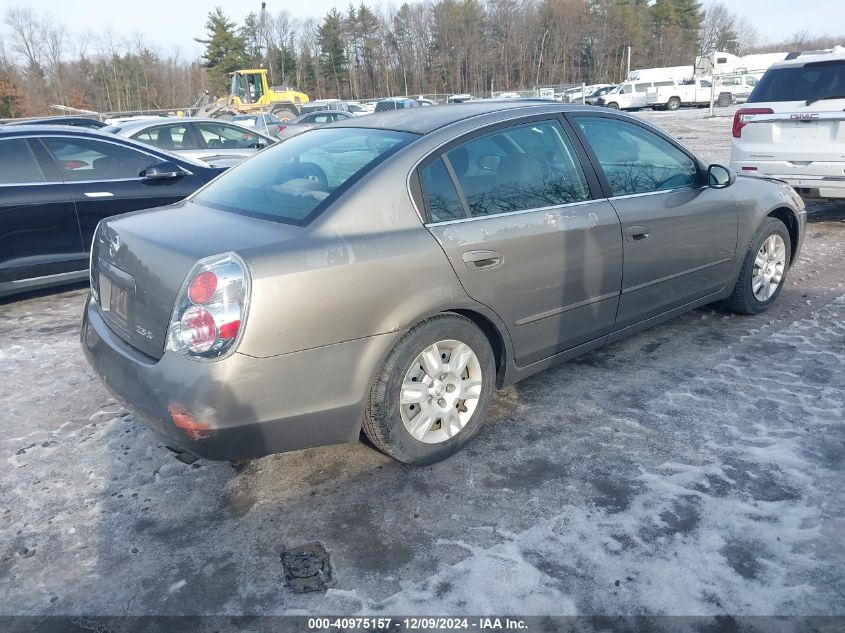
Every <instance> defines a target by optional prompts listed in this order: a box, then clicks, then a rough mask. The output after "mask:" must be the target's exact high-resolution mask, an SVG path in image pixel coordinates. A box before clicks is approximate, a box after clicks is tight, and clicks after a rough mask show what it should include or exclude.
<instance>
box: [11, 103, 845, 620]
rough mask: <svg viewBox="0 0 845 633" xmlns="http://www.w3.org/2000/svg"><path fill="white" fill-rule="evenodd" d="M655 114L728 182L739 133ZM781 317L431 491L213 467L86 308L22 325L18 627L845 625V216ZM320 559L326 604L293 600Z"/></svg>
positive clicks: (17, 373) (818, 219)
mask: <svg viewBox="0 0 845 633" xmlns="http://www.w3.org/2000/svg"><path fill="white" fill-rule="evenodd" d="M718 114H719V116H718V117H717V118H713V119H710V118H707V117H706V115H707V112H706V110H695V109H693V110H682V111H678V112H660V113H657V112H646V113H643V116H645V117H646V118H648V119H649V120H651V121H653V122H655V123H657V124H658V125H661V126H663V127H664V128H665V129H667V130H668V131H669V132H670V133H671V134H673V135H674V136H676V137H677V138H679V139H680V140H681V141H682V142H684V143H685V144H686V145H688V146H689V147H691V148H692V149H694V150H695V151H697V152H698V153H699V154H700V155H701V156H702V157H703V158H705V159H706V160H709V161H712V162H721V163H725V164H727V162H728V157H729V151H730V126H731V116H732V114H733V109H731V108H726V109H721V110H719V111H718ZM808 207H809V210H810V211H811V213H810V216H809V224H808V229H807V236H806V240H805V243H804V250H803V252H802V254H801V257H800V259H799V261H798V262H797V264H795V266H794V267H793V269H792V270H791V272H790V275H789V279H788V282H787V285H786V287H785V288H784V291H783V293H782V294H781V296H780V298H779V300H778V301H777V303H776V304H775V305H774V306H773V307H772V308H771V309H770V310H769V311H768V312H767V313H765V314H764V315H761V316H758V317H741V316H736V315H733V314H731V313H729V312H726V311H724V310H722V309H720V308H719V307H717V306H707V307H705V308H702V309H699V310H696V311H694V312H692V313H690V314H687V315H685V316H683V317H680V318H677V319H674V320H672V321H670V322H668V323H666V324H663V325H661V326H658V327H656V328H653V329H651V330H648V331H646V332H644V333H641V334H639V335H637V336H634V337H632V338H629V339H627V340H625V341H623V342H621V343H617V344H614V345H612V346H609V347H607V348H604V349H601V350H599V351H596V352H593V353H590V354H588V355H586V356H584V357H582V358H580V359H578V360H576V361H574V362H570V363H568V364H565V365H563V366H560V367H557V368H555V369H552V370H548V371H545V372H542V373H540V374H538V375H536V376H534V377H532V378H529V379H527V380H525V381H523V382H521V383H519V384H517V385H515V386H513V387H510V388H507V389H505V390H503V391H501V392H500V393H499V394H498V396H497V397H496V400H495V404H494V407H493V410H492V412H491V415H490V420H489V422H488V424H487V425H486V426H485V428H484V429H482V431H481V432H480V433H479V435H478V436H477V438H476V439H475V440H474V442H473V443H472V444H471V445H470V446H469V447H468V449H467V450H465V451H463V452H462V453H460V454H458V455H457V456H455V457H453V458H451V459H448V460H446V461H444V462H441V463H437V464H434V465H432V466H427V467H423V468H417V467H409V466H405V465H402V464H399V463H397V462H395V461H393V460H391V459H389V458H387V457H385V456H384V455H382V454H380V453H378V452H376V451H375V450H373V449H372V448H370V447H368V446H367V445H365V444H364V443H361V444H357V445H344V446H334V447H328V448H321V449H314V450H307V451H302V452H298V453H290V454H283V455H276V456H271V457H267V458H264V459H260V460H256V461H253V462H249V463H247V464H245V465H242V466H241V467H239V468H238V469H235V468H234V467H233V466H231V465H229V464H227V463H215V462H206V461H199V462H196V463H195V464H193V465H191V466H188V465H185V464H183V463H181V462H179V461H177V460H175V459H174V458H173V455H172V454H171V453H169V452H168V451H167V450H165V448H164V447H163V445H162V444H161V442H159V441H158V439H157V438H156V437H155V436H154V435H153V434H152V433H151V432H150V431H148V430H146V429H145V428H144V427H143V426H142V425H141V424H140V423H138V422H136V421H135V420H134V419H133V418H132V416H131V415H129V414H128V413H126V412H125V411H123V410H122V409H121V407H120V405H119V404H118V403H117V402H116V401H115V400H114V399H113V398H112V397H111V396H110V395H109V394H108V393H107V391H106V390H105V388H104V387H103V385H102V384H101V383H100V381H99V380H98V379H97V378H96V377H95V376H94V374H93V372H92V371H91V370H90V369H89V368H88V366H87V364H86V362H85V360H84V358H83V356H82V353H81V349H80V346H79V341H78V329H79V323H80V319H81V312H82V306H83V303H84V301H85V297H86V293H87V291H86V289H84V288H82V287H76V288H74V289H70V290H67V291H65V292H61V293H41V294H37V295H29V296H26V297H23V298H18V299H6V300H4V301H3V302H2V303H0V336H1V337H2V338H0V340H2V342H0V379H1V380H2V384H3V389H2V395H0V450H2V458H3V464H4V468H3V469H2V471H0V516H1V517H2V519H0V595H2V596H3V599H2V601H0V614H7V615H8V614H38V615H41V614H44V615H50V614H63V615H66V614H86V613H104V614H128V615H139V614H164V615H181V614H227V615H236V614H297V613H310V614H314V613H320V614H327V613H331V614H347V615H348V614H355V613H361V614H377V613H392V614H400V613H407V614H410V613H414V614H421V613H432V614H441V615H443V614H452V613H454V614H456V613H490V612H495V613H518V614H522V615H526V614H605V615H607V614H683V615H696V614H721V613H731V614H739V615H768V614H784V615H785V614H790V615H834V614H835V615H843V614H845V576H843V569H845V539H843V534H845V518H843V517H844V516H845V492H843V486H842V481H843V471H845V426H843V417H844V416H843V413H845V390H843V388H842V387H843V385H845V276H843V272H842V271H843V270H845V205H843V204H839V205H837V204H833V203H809V204H808ZM314 543H319V544H321V545H322V547H323V548H325V551H326V552H327V555H328V557H329V560H330V565H331V568H332V583H331V586H330V587H329V588H328V589H327V590H326V591H316V592H308V593H295V592H293V591H292V590H291V589H290V588H288V587H287V586H286V585H285V574H284V570H283V566H282V559H281V555H282V554H283V553H284V552H285V551H290V550H293V549H295V548H298V547H301V546H305V545H309V544H314Z"/></svg>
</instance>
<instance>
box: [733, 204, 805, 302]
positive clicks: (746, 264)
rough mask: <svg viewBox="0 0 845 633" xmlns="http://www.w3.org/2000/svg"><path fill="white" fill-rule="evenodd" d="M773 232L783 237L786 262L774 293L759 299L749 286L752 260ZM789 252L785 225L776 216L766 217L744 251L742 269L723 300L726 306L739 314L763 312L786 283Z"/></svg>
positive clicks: (789, 243)
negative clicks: (761, 299)
mask: <svg viewBox="0 0 845 633" xmlns="http://www.w3.org/2000/svg"><path fill="white" fill-rule="evenodd" d="M775 234H777V235H779V236H780V237H781V239H783V243H784V245H785V246H786V263H785V265H784V269H783V277H782V278H781V282H780V285H779V286H778V287H777V289H776V290H775V292H774V294H772V296H771V297H769V298H768V299H767V300H766V301H760V300H759V299H758V298H757V297H756V296H754V290H753V289H752V287H751V283H752V277H753V274H754V260H755V259H756V257H757V252H758V251H759V250H760V247H761V246H762V245H763V242H765V241H766V240H767V239H768V238H769V237H771V236H772V235H775ZM791 253H792V243H791V240H790V238H789V231H788V230H787V229H786V225H784V223H783V222H781V221H780V220H778V219H777V218H766V220H765V221H763V223H762V224H761V225H760V228H759V229H757V233H756V234H755V235H754V239H753V240H751V244H750V245H749V247H748V251H747V252H746V253H745V260H744V261H743V262H742V270H741V271H740V273H739V278H737V280H736V285H735V286H734V290H733V293H732V294H731V296H730V297H728V298H727V299H726V300H725V305H726V306H727V308H728V309H730V310H733V311H734V312H738V313H740V314H760V313H761V312H765V311H766V310H767V309H768V307H769V306H770V305H771V304H772V303H773V302H774V301H775V299H777V298H778V295H779V294H780V292H781V290H783V287H784V285H785V284H786V277H787V274H788V273H789V263H790V262H789V258H790V255H791Z"/></svg>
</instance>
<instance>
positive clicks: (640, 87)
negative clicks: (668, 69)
mask: <svg viewBox="0 0 845 633" xmlns="http://www.w3.org/2000/svg"><path fill="white" fill-rule="evenodd" d="M674 85H675V81H674V80H672V79H664V80H661V81H625V82H623V83H621V84H619V85H618V86H616V88H615V89H613V90H611V91H610V92H608V93H607V94H606V95H604V96H603V97H599V98H598V100H597V101H596V105H600V106H604V107H606V108H613V109H614V110H638V109H639V108H644V107H646V105H648V102H647V97H648V91H649V89H650V88H655V87H656V88H659V87H661V86H674Z"/></svg>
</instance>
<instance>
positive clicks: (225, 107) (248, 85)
mask: <svg viewBox="0 0 845 633" xmlns="http://www.w3.org/2000/svg"><path fill="white" fill-rule="evenodd" d="M229 75H230V76H231V77H232V84H231V90H230V91H229V95H228V96H226V97H222V98H220V99H217V100H216V101H212V102H207V103H204V104H201V105H199V107H198V109H197V110H196V116H201V117H220V118H226V117H232V116H235V115H237V114H253V113H257V112H270V113H272V114H275V115H276V116H277V117H279V118H280V119H281V120H282V121H288V120H290V119H292V118H293V117H295V116H298V115H299V108H300V106H302V105H303V104H305V103H308V101H309V99H308V95H307V94H305V93H304V92H299V91H297V90H291V89H290V88H288V87H287V86H283V87H278V86H270V85H269V83H268V82H267V70H266V69H265V68H252V69H248V70H236V71H235V72H232V73H229Z"/></svg>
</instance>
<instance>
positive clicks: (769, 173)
mask: <svg viewBox="0 0 845 633" xmlns="http://www.w3.org/2000/svg"><path fill="white" fill-rule="evenodd" d="M731 168H732V169H733V170H734V171H736V172H737V173H739V174H744V175H746V176H765V177H767V178H777V179H778V180H783V181H784V182H786V183H788V184H789V185H791V186H792V187H793V188H794V189H795V190H796V191H797V192H798V193H800V194H801V195H802V196H804V197H811V198H845V162H838V161H836V162H833V161H831V162H821V161H815V162H812V163H811V164H808V165H796V163H793V162H789V161H759V160H749V159H742V158H740V159H734V160H732V161H731Z"/></svg>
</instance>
